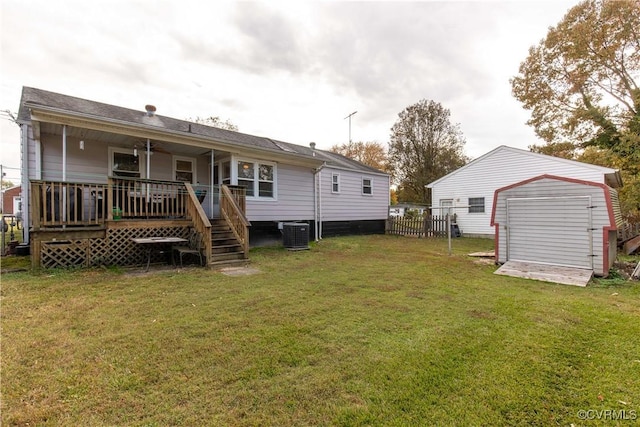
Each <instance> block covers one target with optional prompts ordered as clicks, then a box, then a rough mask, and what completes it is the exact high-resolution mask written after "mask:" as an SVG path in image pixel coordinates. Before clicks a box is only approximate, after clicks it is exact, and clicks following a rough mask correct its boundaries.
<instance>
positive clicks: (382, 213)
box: [321, 168, 389, 221]
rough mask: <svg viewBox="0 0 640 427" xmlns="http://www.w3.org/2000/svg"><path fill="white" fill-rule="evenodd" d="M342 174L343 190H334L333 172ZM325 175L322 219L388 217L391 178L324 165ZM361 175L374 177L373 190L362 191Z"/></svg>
mask: <svg viewBox="0 0 640 427" xmlns="http://www.w3.org/2000/svg"><path fill="white" fill-rule="evenodd" d="M334 173H338V174H340V192H339V193H333V192H332V191H331V176H332V175H333V174H334ZM321 174H322V175H321V179H322V212H321V216H322V221H359V220H376V219H386V218H387V215H388V211H389V178H388V177H387V176H380V175H368V174H367V173H365V172H353V171H345V170H337V169H331V168H325V169H323V170H322V172H321ZM362 178H369V179H371V183H372V189H373V192H372V194H370V195H369V194H362Z"/></svg>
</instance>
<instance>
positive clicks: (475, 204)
mask: <svg viewBox="0 0 640 427" xmlns="http://www.w3.org/2000/svg"><path fill="white" fill-rule="evenodd" d="M469 213H484V197H469Z"/></svg>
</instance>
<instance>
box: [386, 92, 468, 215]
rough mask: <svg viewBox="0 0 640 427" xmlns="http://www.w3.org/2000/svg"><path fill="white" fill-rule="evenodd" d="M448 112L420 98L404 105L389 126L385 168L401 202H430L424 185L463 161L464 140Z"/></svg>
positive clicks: (457, 166)
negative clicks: (392, 123)
mask: <svg viewBox="0 0 640 427" xmlns="http://www.w3.org/2000/svg"><path fill="white" fill-rule="evenodd" d="M450 118H451V113H450V111H449V110H448V109H446V108H444V107H443V106H442V105H441V104H440V103H438V102H435V101H430V100H426V99H423V100H421V101H419V102H417V103H416V104H413V105H411V106H409V107H407V108H405V109H404V110H403V111H402V112H401V113H400V114H398V120H397V121H396V123H395V124H394V125H393V127H392V128H391V140H390V142H389V170H390V172H391V174H392V176H393V179H394V182H395V184H397V185H398V198H399V200H400V201H403V202H416V203H426V204H430V203H431V200H430V195H429V194H428V192H427V188H426V187H425V186H426V185H427V184H429V183H430V182H432V181H435V180H436V179H438V178H440V177H442V176H444V175H446V174H448V173H450V172H452V171H454V170H456V169H458V168H459V167H461V166H463V165H464V164H465V163H466V162H467V160H468V159H467V157H466V156H465V155H464V153H463V148H464V144H465V139H464V137H463V136H462V132H461V130H460V127H459V125H458V124H452V123H451V120H450Z"/></svg>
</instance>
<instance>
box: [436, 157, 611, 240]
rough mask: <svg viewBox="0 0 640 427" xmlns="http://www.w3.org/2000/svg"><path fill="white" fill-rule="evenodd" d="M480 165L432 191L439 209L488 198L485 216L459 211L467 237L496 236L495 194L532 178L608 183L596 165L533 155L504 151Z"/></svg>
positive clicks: (452, 176) (460, 172)
mask: <svg viewBox="0 0 640 427" xmlns="http://www.w3.org/2000/svg"><path fill="white" fill-rule="evenodd" d="M501 148H502V149H497V150H495V151H494V152H492V153H489V155H487V156H486V157H484V158H482V159H479V161H478V162H476V163H474V164H471V165H469V166H468V167H466V168H464V169H460V170H459V171H458V172H456V173H454V174H452V175H451V176H450V177H447V178H446V179H444V180H442V181H441V182H440V183H437V184H436V185H435V186H434V187H433V189H432V205H433V206H439V205H440V200H441V199H453V201H454V205H457V206H466V205H467V204H468V199H469V197H484V198H485V212H484V213H483V214H480V213H468V209H467V208H458V209H456V210H455V213H456V214H457V217H458V225H459V226H460V229H461V230H462V232H463V233H464V234H467V235H468V234H480V235H493V232H494V230H493V229H492V227H491V226H490V222H491V210H492V206H493V197H494V192H495V190H497V189H498V188H502V187H505V186H507V185H511V184H515V183H517V182H520V181H524V180H526V179H529V178H534V177H536V176H540V175H544V174H548V175H556V176H561V177H568V178H575V179H580V180H584V181H593V182H597V183H604V182H605V176H604V171H603V170H602V169H601V170H598V169H597V168H596V167H594V166H593V165H585V164H583V163H579V162H568V161H566V160H564V159H555V158H553V157H548V156H532V155H530V154H531V153H528V152H525V151H522V150H517V149H510V148H509V147H501Z"/></svg>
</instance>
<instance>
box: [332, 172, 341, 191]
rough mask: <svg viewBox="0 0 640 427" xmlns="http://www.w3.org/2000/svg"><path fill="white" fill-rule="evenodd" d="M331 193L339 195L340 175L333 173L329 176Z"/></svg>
mask: <svg viewBox="0 0 640 427" xmlns="http://www.w3.org/2000/svg"><path fill="white" fill-rule="evenodd" d="M331 192H332V193H339V192H340V174H339V173H334V174H332V175H331Z"/></svg>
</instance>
